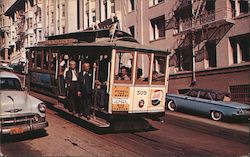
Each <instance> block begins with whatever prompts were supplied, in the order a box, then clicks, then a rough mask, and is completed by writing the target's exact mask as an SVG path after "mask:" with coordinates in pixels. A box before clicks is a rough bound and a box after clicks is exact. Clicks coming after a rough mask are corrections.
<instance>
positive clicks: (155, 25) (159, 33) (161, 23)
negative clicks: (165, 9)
mask: <svg viewBox="0 0 250 157" xmlns="http://www.w3.org/2000/svg"><path fill="white" fill-rule="evenodd" d="M150 24H151V31H150V38H151V40H156V39H159V38H162V37H165V16H164V15H162V16H159V17H157V18H154V19H152V20H150Z"/></svg>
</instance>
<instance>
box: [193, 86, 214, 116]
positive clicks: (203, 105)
mask: <svg viewBox="0 0 250 157" xmlns="http://www.w3.org/2000/svg"><path fill="white" fill-rule="evenodd" d="M212 107H213V99H212V97H211V94H210V93H209V92H204V91H201V92H200V94H199V95H198V97H197V98H196V111H197V112H199V113H209V112H210V109H211V108H212Z"/></svg>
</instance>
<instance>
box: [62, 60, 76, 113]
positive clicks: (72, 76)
mask: <svg viewBox="0 0 250 157" xmlns="http://www.w3.org/2000/svg"><path fill="white" fill-rule="evenodd" d="M69 65H70V67H69V70H68V71H67V72H66V77H65V82H66V85H67V98H68V102H69V111H70V112H72V113H73V114H74V115H75V114H76V100H77V89H78V82H77V78H78V71H77V70H76V62H75V61H74V60H71V61H70V62H69Z"/></svg>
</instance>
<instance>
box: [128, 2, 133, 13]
mask: <svg viewBox="0 0 250 157" xmlns="http://www.w3.org/2000/svg"><path fill="white" fill-rule="evenodd" d="M134 10H135V0H128V12H131V11H134Z"/></svg>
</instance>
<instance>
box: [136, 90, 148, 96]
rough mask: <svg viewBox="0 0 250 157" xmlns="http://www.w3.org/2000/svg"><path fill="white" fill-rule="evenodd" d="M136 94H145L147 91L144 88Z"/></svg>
mask: <svg viewBox="0 0 250 157" xmlns="http://www.w3.org/2000/svg"><path fill="white" fill-rule="evenodd" d="M137 95H147V91H144V90H138V91H137Z"/></svg>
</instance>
